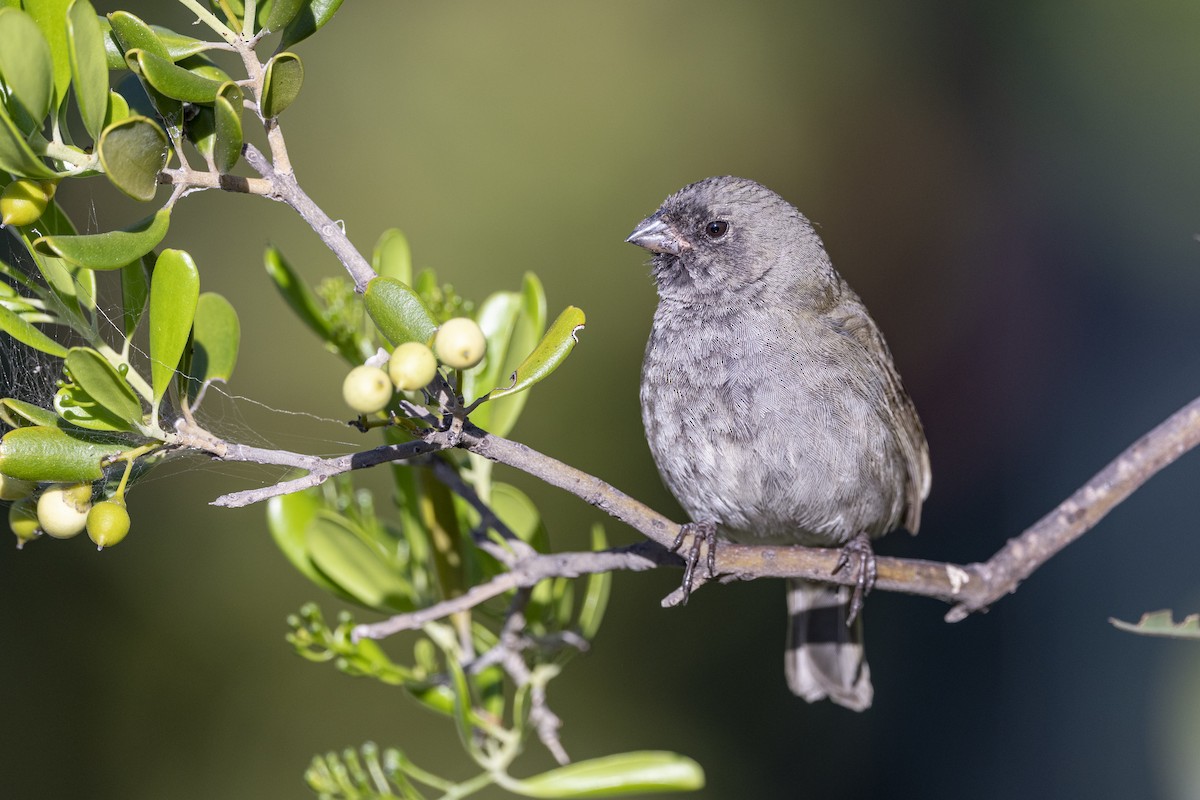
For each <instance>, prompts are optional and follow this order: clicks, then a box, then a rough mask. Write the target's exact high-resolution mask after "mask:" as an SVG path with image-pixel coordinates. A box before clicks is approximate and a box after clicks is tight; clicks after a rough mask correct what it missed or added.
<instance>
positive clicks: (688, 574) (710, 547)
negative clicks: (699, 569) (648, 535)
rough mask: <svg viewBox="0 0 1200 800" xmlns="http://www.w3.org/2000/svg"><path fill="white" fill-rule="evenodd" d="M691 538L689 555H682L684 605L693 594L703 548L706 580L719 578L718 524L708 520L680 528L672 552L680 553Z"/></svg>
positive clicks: (672, 545) (671, 548)
mask: <svg viewBox="0 0 1200 800" xmlns="http://www.w3.org/2000/svg"><path fill="white" fill-rule="evenodd" d="M689 536H690V537H691V544H689V545H688V548H687V553H686V554H684V553H681V555H682V556H683V561H684V564H685V566H684V570H683V585H682V586H681V587H680V588H681V589H682V590H683V603H684V605H687V601H688V597H689V596H690V595H691V593H692V586H693V584H694V583H695V580H696V564H697V563H698V562H699V561H700V550H701V548H702V547H703V549H704V551H705V560H704V566H705V567H706V569H707V571H708V574H707V575H706V576H705V578H706V579H707V578H715V577H716V576H717V523H715V522H713V521H712V520H706V521H704V522H689V523H687V524H685V525H682V526H680V528H679V534H678V535H677V536H676V537H675V541H674V542H672V543H671V547H670V550H671V552H672V553H679V551H680V549H681V548H682V547H683V543H684V540H686V539H687V538H688V537H689Z"/></svg>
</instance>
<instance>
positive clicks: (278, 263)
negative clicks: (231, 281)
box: [263, 245, 333, 342]
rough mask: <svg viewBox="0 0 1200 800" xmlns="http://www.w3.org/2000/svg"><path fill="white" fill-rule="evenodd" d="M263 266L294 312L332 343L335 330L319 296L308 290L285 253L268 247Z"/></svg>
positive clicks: (264, 254) (315, 331)
mask: <svg viewBox="0 0 1200 800" xmlns="http://www.w3.org/2000/svg"><path fill="white" fill-rule="evenodd" d="M263 264H264V266H266V268H267V275H269V276H270V278H271V281H272V282H273V283H274V284H275V288H276V289H278V290H279V294H281V295H282V296H283V299H284V300H285V301H286V302H287V304H288V306H289V307H290V308H291V309H292V312H293V313H295V315H296V316H297V317H299V318H300V321H301V322H303V323H304V324H305V325H307V326H308V327H309V328H310V329H311V330H312V331H313V332H314V333H315V334H317V336H320V337H321V339H323V340H324V341H327V342H332V340H333V330H332V329H331V328H330V326H329V323H328V322H326V321H325V315H324V314H323V313H322V311H321V304H320V302H319V301H318V300H317V296H316V295H315V294H313V292H312V290H311V289H309V288H308V284H307V283H305V282H304V279H303V278H301V277H300V275H299V273H297V272H296V270H294V269H292V265H291V264H289V263H288V262H287V259H285V258H284V257H283V253H281V252H279V248H277V247H275V245H268V246H267V249H266V252H264V253H263Z"/></svg>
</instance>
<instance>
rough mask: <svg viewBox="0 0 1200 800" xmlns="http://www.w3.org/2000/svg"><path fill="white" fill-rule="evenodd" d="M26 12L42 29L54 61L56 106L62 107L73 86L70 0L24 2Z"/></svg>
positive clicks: (29, 0)
mask: <svg viewBox="0 0 1200 800" xmlns="http://www.w3.org/2000/svg"><path fill="white" fill-rule="evenodd" d="M23 4H24V6H25V11H26V12H27V13H28V14H29V16H31V17H33V20H34V22H36V23H37V24H38V27H39V28H41V29H42V34H43V35H45V37H46V43H47V44H49V45H50V57H51V59H53V61H54V97H55V100H54V104H55V105H56V106H61V105H62V104H63V101H64V100H66V97H67V89H68V87H69V86H70V85H71V55H70V49H69V45H68V44H67V7H68V6H69V5H70V0H24V3H23Z"/></svg>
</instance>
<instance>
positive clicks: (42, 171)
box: [0, 103, 59, 179]
mask: <svg viewBox="0 0 1200 800" xmlns="http://www.w3.org/2000/svg"><path fill="white" fill-rule="evenodd" d="M0 169H3V170H4V171H5V172H11V173H12V174H13V175H16V176H18V177H21V178H39V179H45V178H57V177H58V176H59V173H57V172H55V171H54V170H52V169H50V167H48V166H46V164H45V163H44V162H43V161H42V160H41V159H40V158H38V156H37V154H36V153H34V152H33V149H32V148H31V147H30V146H29V143H28V142H26V141H25V135H24V134H23V133H21V130H20V129H19V128H18V127H17V124H16V123H15V122H14V121H13V120H12V118H11V117H9V116H8V112H7V111H6V110H5V109H4V104H3V103H0Z"/></svg>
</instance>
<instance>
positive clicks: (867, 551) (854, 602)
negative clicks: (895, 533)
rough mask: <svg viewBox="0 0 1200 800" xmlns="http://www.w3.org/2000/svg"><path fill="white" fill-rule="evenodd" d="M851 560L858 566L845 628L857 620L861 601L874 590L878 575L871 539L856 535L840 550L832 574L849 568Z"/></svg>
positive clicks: (862, 534)
mask: <svg viewBox="0 0 1200 800" xmlns="http://www.w3.org/2000/svg"><path fill="white" fill-rule="evenodd" d="M851 559H854V560H856V561H857V562H858V564H857V565H856V570H855V575H856V578H855V581H854V586H853V593H852V594H851V595H850V614H849V616H848V617H847V618H846V625H847V626H849V625H852V624H853V623H854V620H856V619H858V615H859V612H861V611H862V607H863V601H864V600H865V599H866V597H867V595H868V594H870V593H871V590H872V589H874V588H875V577H876V575H877V574H878V572H877V568H876V566H875V551H874V550H872V549H871V539H870V537H869V536H867V535H866V534H865V533H860V534H858V535H857V536H855V537H854V538H853V539H851V540H850V541H849V542H847V543H846V546H845V547H843V548H842V553H841V555H840V556H838V562H837V565H836V566H835V567H834V568H833V574H834V575H836V574H838V573H839V572H841V571H842V570H843V569H845V568H846V567H848V566H850V560H851Z"/></svg>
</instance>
